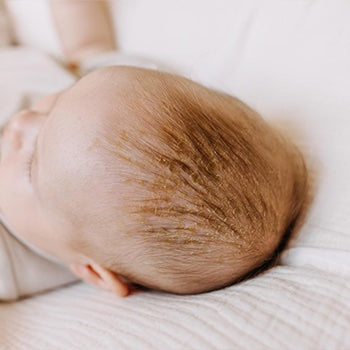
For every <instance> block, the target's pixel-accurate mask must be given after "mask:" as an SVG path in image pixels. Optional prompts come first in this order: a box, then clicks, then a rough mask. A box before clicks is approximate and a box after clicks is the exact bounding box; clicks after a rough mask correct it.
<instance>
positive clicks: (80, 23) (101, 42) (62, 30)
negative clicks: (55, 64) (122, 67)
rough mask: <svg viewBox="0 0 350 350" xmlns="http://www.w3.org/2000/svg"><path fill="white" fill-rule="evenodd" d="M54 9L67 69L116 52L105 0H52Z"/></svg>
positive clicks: (75, 67)
mask: <svg viewBox="0 0 350 350" xmlns="http://www.w3.org/2000/svg"><path fill="white" fill-rule="evenodd" d="M51 10H52V14H53V18H54V22H55V25H56V28H57V31H58V35H59V38H60V40H61V44H62V47H63V52H64V54H65V56H66V59H67V61H68V66H69V67H70V68H72V69H73V70H74V69H77V68H79V64H80V62H81V61H82V60H84V59H85V58H87V57H88V56H90V55H94V54H96V53H100V52H104V51H111V50H115V49H116V47H115V40H114V35H113V26H112V23H111V18H110V14H109V9H108V6H107V4H106V2H105V1H104V0H95V1H81V0H51Z"/></svg>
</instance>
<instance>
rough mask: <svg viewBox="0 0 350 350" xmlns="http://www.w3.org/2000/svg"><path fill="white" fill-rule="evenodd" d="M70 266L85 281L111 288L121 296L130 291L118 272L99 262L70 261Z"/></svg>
mask: <svg viewBox="0 0 350 350" xmlns="http://www.w3.org/2000/svg"><path fill="white" fill-rule="evenodd" d="M69 268H70V270H71V271H72V272H73V273H74V274H75V275H76V276H77V277H78V278H80V279H82V280H83V281H84V282H86V283H89V284H92V285H94V286H96V287H99V288H103V289H105V290H109V291H111V292H112V293H114V294H116V295H118V296H120V297H126V296H128V295H129V293H130V289H129V286H128V284H127V283H125V282H124V281H122V280H121V279H120V278H119V277H118V275H117V274H116V273H114V272H113V271H111V270H109V269H106V268H104V267H102V266H100V265H99V264H96V263H94V262H90V263H89V264H81V263H70V264H69Z"/></svg>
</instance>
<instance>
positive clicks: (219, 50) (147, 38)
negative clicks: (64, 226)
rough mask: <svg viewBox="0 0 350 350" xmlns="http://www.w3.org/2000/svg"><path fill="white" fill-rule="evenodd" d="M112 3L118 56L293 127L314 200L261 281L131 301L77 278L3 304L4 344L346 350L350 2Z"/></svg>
mask: <svg viewBox="0 0 350 350" xmlns="http://www.w3.org/2000/svg"><path fill="white" fill-rule="evenodd" d="M28 1H29V0H28ZM35 2H36V1H35ZM12 3H13V4H14V6H15V5H17V6H22V7H23V6H24V2H23V1H12ZM36 3H39V0H38V2H36ZM113 4H114V6H112V7H113V9H114V10H115V17H116V18H117V26H116V29H117V32H118V35H119V37H118V42H119V44H120V47H121V48H122V49H123V50H126V51H128V52H132V53H137V54H140V55H144V56H148V57H151V58H154V59H155V60H159V61H162V62H165V63H167V64H169V65H171V66H172V67H174V68H176V69H178V71H179V72H180V73H183V74H186V75H187V76H190V77H192V78H193V79H196V80H198V81H200V82H203V83H206V84H208V85H210V86H213V87H216V88H219V89H222V90H224V91H227V92H229V93H232V94H234V95H236V96H237V97H239V98H241V99H242V100H244V101H245V102H247V103H248V104H249V105H251V106H252V107H254V108H255V109H257V110H258V111H259V112H260V113H261V114H262V115H263V116H264V117H265V118H266V119H267V120H269V121H270V122H273V123H274V124H276V125H278V126H279V127H280V128H282V129H283V130H285V132H287V133H288V134H289V135H290V136H291V137H292V138H293V140H294V141H295V142H296V143H297V144H298V145H299V146H300V147H301V149H302V150H303V151H304V153H305V154H306V158H307V162H308V166H309V167H310V169H311V175H312V184H313V187H314V188H313V189H312V193H313V197H314V198H313V202H312V203H311V206H310V208H309V211H308V215H307V217H306V221H305V223H304V224H303V226H302V227H301V230H300V234H299V235H298V236H296V237H295V238H294V239H293V241H291V242H290V244H289V246H288V247H287V249H286V251H285V253H284V254H283V256H282V259H281V261H280V263H279V265H278V266H277V267H275V268H273V269H271V270H269V271H267V272H265V273H264V274H262V275H260V276H258V277H256V278H254V279H251V280H248V281H245V282H243V283H240V284H238V285H235V286H231V287H228V288H225V289H223V290H219V291H215V292H211V293H206V294H201V295H195V296H174V295H169V294H165V293H158V292H142V293H139V294H135V295H132V296H131V297H128V298H126V299H118V298H115V297H114V296H112V295H110V294H109V293H107V292H104V291H102V290H98V289H96V288H94V287H90V286H88V285H85V284H82V283H78V284H75V285H72V286H69V287H66V288H64V289H60V290H57V291H53V292H50V293H48V294H43V295H40V296H36V297H34V298H31V299H28V300H23V301H21V302H18V303H10V304H2V305H1V304H0V349H26V350H27V349H101V348H104V349H247V350H248V349H249V350H251V349H276V350H277V349H278V350H280V349H291V350H295V349H315V350H316V349H317V350H318V349H322V350H323V349H349V348H350V332H349V328H350V219H349V218H350V182H349V179H350V117H349V116H350V68H349V67H350V64H349V62H350V46H349V38H350V21H349V18H350V2H349V1H347V0H313V1H309V0H298V1H289V0H267V1H261V0H244V1H243V0H242V1H240V0H227V1H226V0H220V1H204V0H203V1H199V0H186V1H185V0H179V1H164V0H161V1H160V0H149V1H147V2H145V1H142V0H132V1H130V0H120V1H117V2H115V3H113ZM29 12H30V11H29ZM29 12H28V13H26V15H27V17H26V18H30V13H29ZM22 18H24V17H22ZM18 33H19V34H20V31H19V32H18ZM23 33H24V31H22V34H23ZM19 34H18V35H19ZM27 34H28V32H27ZM35 38H36V39H37V38H38V37H37V36H36V37H35ZM37 40H38V39H37ZM32 43H33V45H34V44H35V40H33V41H32ZM39 44H40V45H41V46H42V47H43V42H41V43H38V46H40V45H39ZM53 46H55V45H53ZM55 47H57V45H56V46H55ZM48 51H50V50H48ZM51 53H54V52H51ZM56 53H57V52H56ZM0 95H1V94H0Z"/></svg>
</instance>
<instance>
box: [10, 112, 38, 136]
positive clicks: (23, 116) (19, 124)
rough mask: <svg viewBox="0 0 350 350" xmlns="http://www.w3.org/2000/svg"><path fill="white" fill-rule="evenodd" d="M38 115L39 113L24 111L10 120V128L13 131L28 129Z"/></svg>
mask: <svg viewBox="0 0 350 350" xmlns="http://www.w3.org/2000/svg"><path fill="white" fill-rule="evenodd" d="M36 115H37V112H35V111H33V110H31V109H24V110H23V111H21V112H19V113H18V114H17V115H15V116H14V117H13V118H12V119H11V120H10V122H9V124H8V128H9V129H11V130H12V131H21V130H22V129H23V128H26V127H28V126H29V124H30V123H32V122H33V119H34V118H35V116H36Z"/></svg>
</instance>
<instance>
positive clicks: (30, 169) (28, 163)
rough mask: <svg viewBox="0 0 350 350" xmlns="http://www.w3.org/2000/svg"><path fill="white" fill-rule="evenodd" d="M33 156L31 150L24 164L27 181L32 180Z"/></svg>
mask: <svg viewBox="0 0 350 350" xmlns="http://www.w3.org/2000/svg"><path fill="white" fill-rule="evenodd" d="M33 158H34V152H32V153H31V154H30V157H29V159H28V162H27V166H26V171H27V176H28V178H29V181H31V180H32V164H33Z"/></svg>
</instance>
